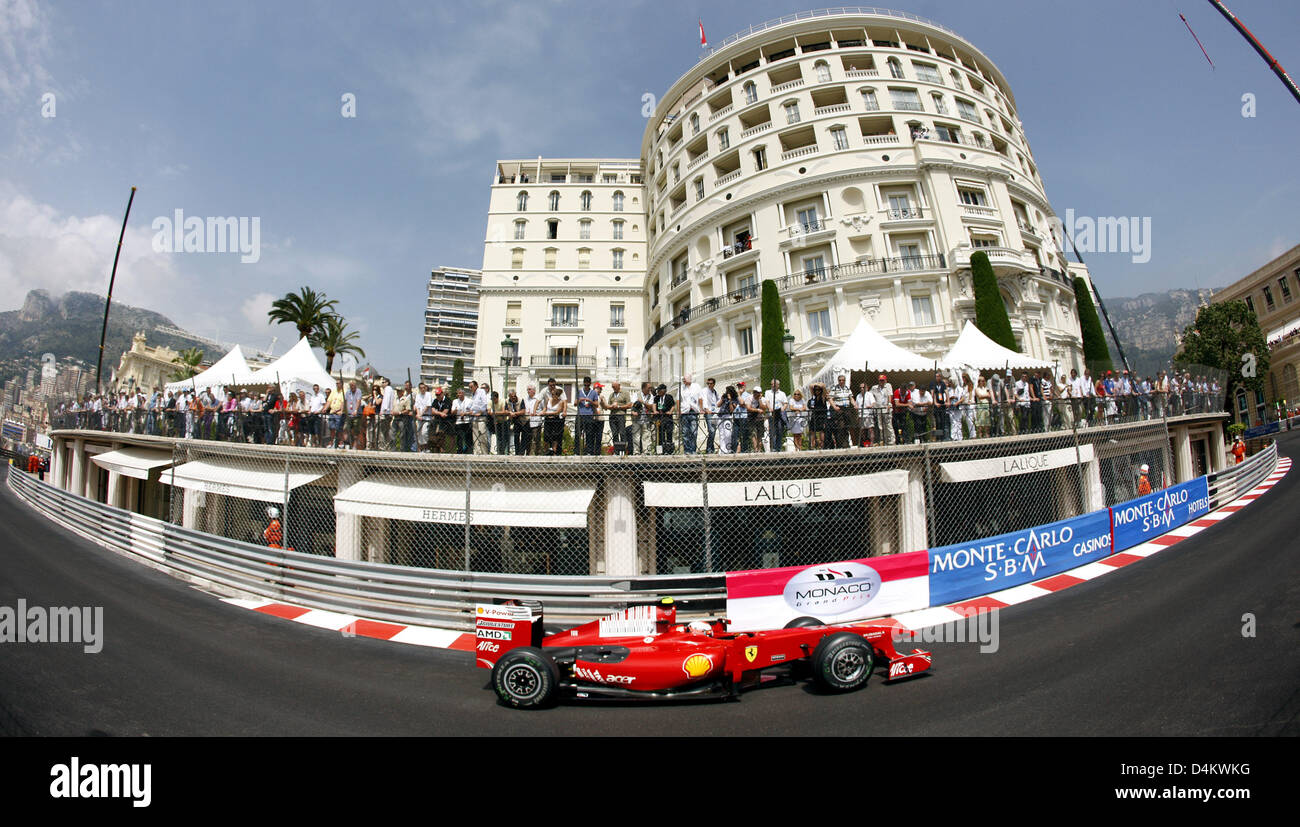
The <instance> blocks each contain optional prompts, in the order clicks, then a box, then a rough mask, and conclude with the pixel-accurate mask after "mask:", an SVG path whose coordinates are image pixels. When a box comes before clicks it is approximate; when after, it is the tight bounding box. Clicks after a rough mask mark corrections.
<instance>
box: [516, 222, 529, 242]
mask: <svg viewBox="0 0 1300 827" xmlns="http://www.w3.org/2000/svg"><path fill="white" fill-rule="evenodd" d="M527 227H528V222H527V221H524V220H523V219H522V218H521V219H519V220H518V221H516V222H515V239H516V240H518V239H522V238H523V237H524V231H525V230H526V229H527Z"/></svg>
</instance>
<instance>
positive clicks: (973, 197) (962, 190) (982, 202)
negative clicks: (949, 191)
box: [957, 187, 989, 207]
mask: <svg viewBox="0 0 1300 827" xmlns="http://www.w3.org/2000/svg"><path fill="white" fill-rule="evenodd" d="M957 194H958V195H959V196H961V202H962V203H963V204H968V205H970V206H972V207H987V206H988V205H989V202H988V200H987V199H986V198H985V197H984V191H983V190H976V189H968V188H966V187H958V188H957Z"/></svg>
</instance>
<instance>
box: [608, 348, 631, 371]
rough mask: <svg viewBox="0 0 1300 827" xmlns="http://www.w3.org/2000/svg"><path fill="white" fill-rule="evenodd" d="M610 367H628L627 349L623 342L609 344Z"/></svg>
mask: <svg viewBox="0 0 1300 827" xmlns="http://www.w3.org/2000/svg"><path fill="white" fill-rule="evenodd" d="M609 366H610V367H611V368H625V367H627V347H626V345H624V344H623V342H610V343H609Z"/></svg>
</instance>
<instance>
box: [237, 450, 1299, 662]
mask: <svg viewBox="0 0 1300 827" xmlns="http://www.w3.org/2000/svg"><path fill="white" fill-rule="evenodd" d="M1290 470H1291V460H1290V459H1288V458H1286V457H1280V458H1279V459H1278V463H1277V468H1275V469H1274V470H1273V473H1272V474H1269V476H1268V478H1267V479H1265V480H1264V481H1263V482H1262V483H1260V484H1259V485H1257V486H1256V487H1255V488H1253V489H1251V490H1250V492H1248V493H1246V494H1243V495H1242V496H1240V497H1238V498H1237V499H1235V500H1233V501H1232V502H1230V503H1228V504H1227V505H1224V506H1221V507H1220V508H1219V509H1218V510H1217V511H1214V512H1212V513H1210V514H1206V515H1205V516H1204V517H1199V518H1197V519H1196V520H1193V521H1192V522H1190V523H1187V524H1186V525H1182V526H1179V527H1178V528H1175V529H1172V530H1170V531H1168V532H1166V533H1165V534H1162V535H1160V536H1159V537H1156V538H1154V539H1152V540H1149V541H1147V542H1145V543H1142V544H1141V545H1138V546H1134V547H1133V548H1130V549H1127V550H1125V551H1122V552H1119V553H1118V554H1112V555H1111V556H1110V557H1107V558H1105V559H1104V560H1099V561H1097V562H1095V563H1088V564H1086V565H1083V566H1080V567H1079V568H1077V569H1071V570H1070V571H1069V572H1067V573H1065V574H1058V575H1055V576H1053V577H1048V578H1046V579H1044V580H1039V581H1037V582H1036V583H1026V584H1024V585H1021V586H1014V587H1012V588H1009V589H1003V590H1002V591H997V592H993V593H991V594H987V595H984V596H983V597H976V598H973V599H971V600H963V601H960V602H958V603H952V604H949V605H947V606H935V607H933V608H929V609H918V610H917V611H914V612H902V613H900V614H898V615H895V616H893V617H890V618H884V619H881V620H873V621H871V623H874V624H885V625H896V626H898V627H899V628H900V629H902V630H904V631H913V632H914V631H920V630H921V629H925V628H927V627H930V626H939V625H942V624H944V623H953V622H958V621H963V620H965V619H967V618H969V617H971V616H974V615H977V614H979V613H980V612H987V611H991V610H993V609H1002V608H1006V607H1007V606H1014V605H1016V604H1018V603H1024V602H1026V601H1029V600H1033V599H1034V598H1036V597H1044V596H1046V595H1049V594H1053V593H1055V592H1059V591H1062V590H1064V589H1068V588H1070V587H1071V586H1074V585H1077V584H1079V583H1083V582H1086V581H1088V580H1092V579H1094V578H1097V577H1100V576H1102V575H1103V574H1109V573H1110V572H1112V571H1115V570H1117V569H1121V568H1123V567H1124V566H1127V565H1129V564H1130V563H1136V562H1137V561H1139V560H1142V559H1144V558H1146V557H1150V556H1151V555H1153V554H1156V553H1157V552H1160V551H1163V550H1164V549H1167V548H1169V547H1170V546H1173V545H1177V544H1178V543H1180V542H1182V541H1183V540H1185V539H1187V538H1188V537H1192V536H1194V535H1196V534H1198V533H1200V532H1201V531H1204V530H1205V529H1207V528H1209V527H1210V526H1212V525H1214V524H1215V523H1217V522H1219V521H1220V520H1223V519H1226V518H1227V517H1231V516H1232V515H1233V514H1235V513H1236V512H1238V511H1240V510H1241V509H1243V508H1245V507H1246V506H1248V505H1250V504H1251V503H1252V502H1254V501H1255V500H1256V499H1258V498H1259V497H1261V496H1263V494H1264V493H1265V492H1267V491H1268V490H1269V489H1270V488H1272V487H1273V486H1274V485H1277V483H1278V481H1280V480H1281V479H1282V478H1283V477H1285V476H1286V474H1287V472H1288V471H1290ZM221 599H222V601H223V602H225V603H229V604H230V605H232V606H240V607H242V608H245V609H252V610H253V611H255V612H260V613H262V614H267V615H271V616H273V617H279V618H283V619H284V620H292V621H294V622H296V623H305V624H307V625H308V626H315V627H317V628H320V629H329V630H331V631H335V632H339V633H340V634H342V635H344V636H346V637H369V638H378V639H380V640H390V641H393V642H395V643H410V644H414V645H416V646H429V647H433V648H436V649H458V650H461V651H465V652H472V651H474V646H475V640H474V635H472V634H470V633H468V632H456V631H451V630H449V629H434V628H430V627H427V626H406V625H402V624H399V623H388V622H386V621H380V620H368V619H366V618H362V617H355V616H353V615H346V614H339V613H338V612H327V611H324V610H322V609H307V608H303V607H302V606H292V605H289V604H287V603H277V602H275V601H271V600H246V599H242V598H237V597H223V598H221Z"/></svg>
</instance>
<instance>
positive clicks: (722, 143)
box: [718, 126, 731, 152]
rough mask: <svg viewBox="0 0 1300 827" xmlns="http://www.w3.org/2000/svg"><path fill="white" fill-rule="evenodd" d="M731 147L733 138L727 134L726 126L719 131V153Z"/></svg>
mask: <svg viewBox="0 0 1300 827" xmlns="http://www.w3.org/2000/svg"><path fill="white" fill-rule="evenodd" d="M729 146H731V136H730V135H728V134H727V128H726V127H725V126H724V127H723V128H722V129H719V130H718V151H719V152H721V151H723V150H724V149H726V148H727V147H729Z"/></svg>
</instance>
